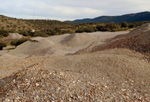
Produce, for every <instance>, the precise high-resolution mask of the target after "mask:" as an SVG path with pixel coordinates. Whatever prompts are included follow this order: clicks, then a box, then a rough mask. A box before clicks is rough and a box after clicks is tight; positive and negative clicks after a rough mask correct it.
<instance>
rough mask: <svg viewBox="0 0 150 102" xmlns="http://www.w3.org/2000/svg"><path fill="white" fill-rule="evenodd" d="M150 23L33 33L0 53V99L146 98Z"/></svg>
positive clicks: (83, 101)
mask: <svg viewBox="0 0 150 102" xmlns="http://www.w3.org/2000/svg"><path fill="white" fill-rule="evenodd" d="M149 25H150V24H145V25H143V26H141V27H138V28H137V29H135V30H133V31H131V32H128V31H124V32H96V33H83V34H65V35H59V36H53V37H48V38H43V37H36V38H32V39H31V40H30V41H27V42H25V43H23V44H22V45H20V46H18V47H17V48H16V49H14V50H11V51H6V52H4V51H3V52H2V54H1V56H0V101H2V102H13V101H14V102H68V101H70V102H149V101H150V63H149V61H148V59H147V57H146V55H149V53H150V49H149V44H150V42H149V41H150V37H149V36H150V26H149Z"/></svg>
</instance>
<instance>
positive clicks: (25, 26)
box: [0, 15, 73, 35]
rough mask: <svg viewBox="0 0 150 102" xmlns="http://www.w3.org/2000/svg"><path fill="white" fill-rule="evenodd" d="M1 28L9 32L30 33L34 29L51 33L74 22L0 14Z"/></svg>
mask: <svg viewBox="0 0 150 102" xmlns="http://www.w3.org/2000/svg"><path fill="white" fill-rule="evenodd" d="M0 24H1V26H0V30H7V31H9V32H18V33H22V34H26V35H28V33H31V31H32V30H33V29H34V30H35V31H36V32H39V33H41V35H42V34H47V33H49V34H50V35H53V34H56V33H57V32H56V31H57V30H58V31H59V30H60V29H68V28H71V27H73V25H72V24H68V23H64V22H61V21H56V20H37V19H36V20H27V19H17V18H12V17H7V16H3V15H0Z"/></svg>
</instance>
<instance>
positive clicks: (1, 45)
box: [0, 42, 7, 50]
mask: <svg viewBox="0 0 150 102" xmlns="http://www.w3.org/2000/svg"><path fill="white" fill-rule="evenodd" d="M6 46H7V45H6V44H5V43H3V42H0V50H2V49H3V47H6Z"/></svg>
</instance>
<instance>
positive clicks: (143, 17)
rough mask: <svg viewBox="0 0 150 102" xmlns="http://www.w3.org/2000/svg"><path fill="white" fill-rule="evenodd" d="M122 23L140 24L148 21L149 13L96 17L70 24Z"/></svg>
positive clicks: (149, 18)
mask: <svg viewBox="0 0 150 102" xmlns="http://www.w3.org/2000/svg"><path fill="white" fill-rule="evenodd" d="M123 21H126V22H128V23H132V22H140V21H150V12H148V11H146V12H140V13H132V14H125V15H120V16H99V17H96V18H93V19H92V18H86V19H77V20H74V21H72V22H75V23H90V22H96V23H109V22H115V23H122V22H123Z"/></svg>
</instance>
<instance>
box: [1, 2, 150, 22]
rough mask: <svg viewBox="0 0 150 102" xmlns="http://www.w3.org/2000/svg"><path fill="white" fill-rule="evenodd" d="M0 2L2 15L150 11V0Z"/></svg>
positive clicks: (56, 16) (69, 15) (30, 16)
mask: <svg viewBox="0 0 150 102" xmlns="http://www.w3.org/2000/svg"><path fill="white" fill-rule="evenodd" d="M0 4H1V6H0V14H2V15H6V16H11V17H16V18H24V19H33V18H34V19H55V20H61V21H64V20H74V19H82V18H94V17H98V16H102V15H111V16H113V15H122V14H127V13H136V12H142V11H150V6H149V5H150V0H0Z"/></svg>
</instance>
